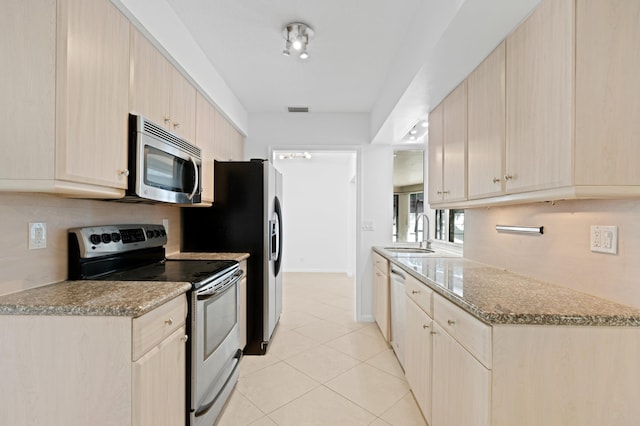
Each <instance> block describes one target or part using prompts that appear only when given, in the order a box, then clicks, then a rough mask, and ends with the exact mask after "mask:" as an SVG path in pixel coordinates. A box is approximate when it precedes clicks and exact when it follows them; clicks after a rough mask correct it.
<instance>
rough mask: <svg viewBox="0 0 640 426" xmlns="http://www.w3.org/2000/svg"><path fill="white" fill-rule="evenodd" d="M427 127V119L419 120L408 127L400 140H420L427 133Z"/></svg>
mask: <svg viewBox="0 0 640 426" xmlns="http://www.w3.org/2000/svg"><path fill="white" fill-rule="evenodd" d="M428 127H429V123H428V122H427V120H419V121H418V122H417V123H416V124H414V125H413V126H412V127H411V128H410V129H409V131H408V132H407V133H406V134H405V136H404V137H403V138H402V140H401V142H410V143H414V142H422V140H423V139H424V137H425V136H426V135H427V128H428Z"/></svg>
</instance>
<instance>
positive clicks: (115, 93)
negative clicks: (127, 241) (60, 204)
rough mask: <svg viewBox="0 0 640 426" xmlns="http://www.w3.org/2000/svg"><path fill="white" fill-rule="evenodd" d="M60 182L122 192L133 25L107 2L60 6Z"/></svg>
mask: <svg viewBox="0 0 640 426" xmlns="http://www.w3.org/2000/svg"><path fill="white" fill-rule="evenodd" d="M57 49H58V50H57V57H58V63H57V105H56V107H57V109H56V121H57V126H56V178H57V179H61V180H68V181H73V182H81V183H89V184H97V185H103V186H108V187H114V188H121V189H124V188H126V187H127V178H126V175H125V174H124V172H125V170H126V168H127V136H128V115H127V114H128V86H129V22H128V21H127V19H126V18H125V17H124V16H123V15H122V14H121V13H120V12H119V11H118V9H116V8H115V6H114V5H113V4H112V3H111V2H110V1H108V0H96V1H91V2H88V1H84V0H63V1H62V0H61V1H59V2H58V47H57Z"/></svg>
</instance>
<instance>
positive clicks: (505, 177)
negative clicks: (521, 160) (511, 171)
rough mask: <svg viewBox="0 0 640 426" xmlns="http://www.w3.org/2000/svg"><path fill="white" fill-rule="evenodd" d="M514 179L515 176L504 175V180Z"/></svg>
mask: <svg viewBox="0 0 640 426" xmlns="http://www.w3.org/2000/svg"><path fill="white" fill-rule="evenodd" d="M511 179H513V175H504V180H511Z"/></svg>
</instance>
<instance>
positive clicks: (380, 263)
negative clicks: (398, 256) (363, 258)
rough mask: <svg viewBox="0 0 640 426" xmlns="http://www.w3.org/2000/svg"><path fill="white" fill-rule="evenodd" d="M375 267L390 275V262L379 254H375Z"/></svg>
mask: <svg viewBox="0 0 640 426" xmlns="http://www.w3.org/2000/svg"><path fill="white" fill-rule="evenodd" d="M373 265H374V266H375V267H376V268H378V269H379V270H380V272H382V273H383V274H384V275H389V261H388V260H387V259H385V258H384V257H382V256H380V255H379V254H378V253H375V252H374V253H373Z"/></svg>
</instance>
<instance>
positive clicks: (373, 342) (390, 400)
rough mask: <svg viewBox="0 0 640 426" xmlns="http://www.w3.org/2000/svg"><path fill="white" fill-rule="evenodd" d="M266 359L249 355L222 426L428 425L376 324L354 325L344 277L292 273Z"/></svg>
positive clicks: (350, 284) (351, 298) (349, 291)
mask: <svg viewBox="0 0 640 426" xmlns="http://www.w3.org/2000/svg"><path fill="white" fill-rule="evenodd" d="M283 286H284V290H283V291H284V295H283V299H284V301H283V305H284V306H283V313H282V316H281V318H280V325H279V327H278V329H277V331H276V334H275V338H274V340H273V342H272V345H271V347H270V349H269V351H268V354H267V355H265V356H247V357H245V358H244V359H243V361H242V364H241V366H240V379H239V381H238V384H237V386H236V389H235V390H234V393H233V394H232V396H231V398H230V401H229V403H228V405H227V407H226V409H225V411H224V413H223V414H222V416H221V418H220V420H219V423H218V424H219V425H233V426H239V425H283V426H284V425H345V426H347V425H348V426H352V425H353V426H355V425H378V426H383V425H402V426H407V425H425V422H424V419H423V418H422V415H421V414H420V411H419V409H418V407H417V405H416V403H415V401H414V399H413V396H412V394H411V392H410V390H409V387H408V385H407V382H406V380H405V379H404V374H403V372H402V369H401V368H400V365H399V364H398V362H397V360H396V358H395V355H394V354H393V351H392V350H391V349H390V347H389V346H388V345H387V343H386V342H385V341H384V339H383V338H382V335H381V334H380V331H379V330H378V327H377V325H376V324H375V323H360V322H355V321H354V320H353V317H354V315H353V308H354V306H355V303H354V294H355V290H354V284H353V279H352V278H348V277H347V276H346V275H344V274H328V273H286V274H285V275H284V283H283Z"/></svg>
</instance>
